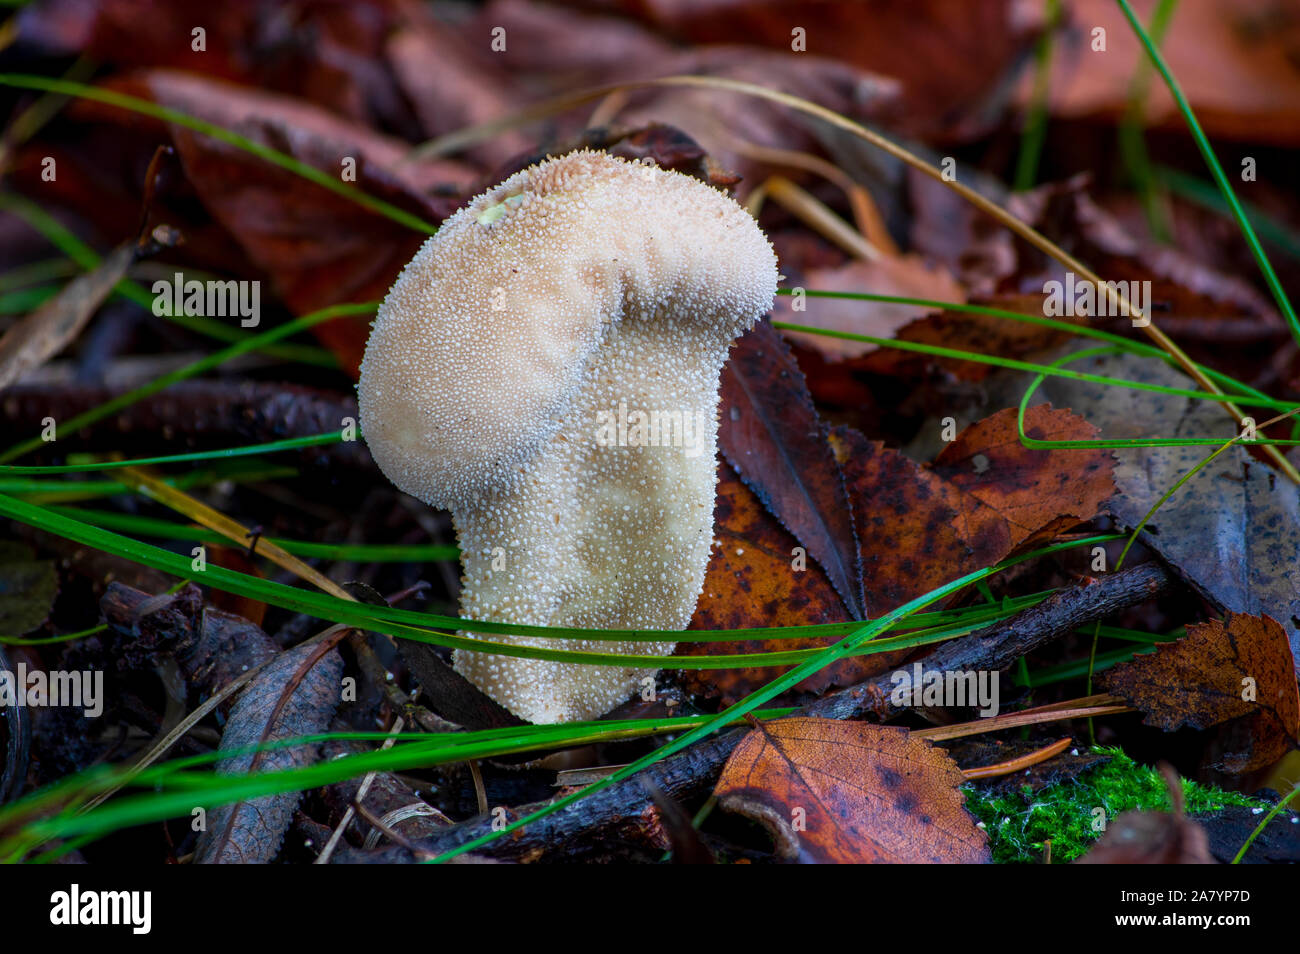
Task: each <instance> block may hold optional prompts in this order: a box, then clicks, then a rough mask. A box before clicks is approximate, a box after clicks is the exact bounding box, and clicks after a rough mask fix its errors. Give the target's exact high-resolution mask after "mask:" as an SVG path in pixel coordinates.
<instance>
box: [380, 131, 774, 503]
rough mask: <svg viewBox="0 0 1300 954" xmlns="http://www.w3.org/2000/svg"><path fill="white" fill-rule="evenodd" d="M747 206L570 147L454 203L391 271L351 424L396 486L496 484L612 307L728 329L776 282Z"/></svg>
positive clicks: (527, 455)
mask: <svg viewBox="0 0 1300 954" xmlns="http://www.w3.org/2000/svg"><path fill="white" fill-rule="evenodd" d="M775 263H776V260H775V256H774V255H773V253H772V248H771V245H770V244H769V243H768V242H767V240H766V238H765V237H764V236H763V234H762V232H761V231H759V230H758V229H757V228H756V227H755V224H754V221H753V219H752V218H751V217H750V216H749V215H748V213H746V212H745V211H744V210H743V209H742V208H740V207H739V206H738V205H736V204H735V203H734V202H733V201H731V200H730V199H729V198H728V197H727V196H725V195H723V194H722V193H721V192H718V191H717V190H716V189H713V188H711V187H709V186H707V185H705V184H704V183H702V182H700V181H698V180H696V179H692V178H690V177H688V176H684V175H680V174H678V173H675V172H667V171H664V170H660V169H657V168H655V167H653V166H645V165H641V164H637V163H629V162H625V161H623V160H621V159H616V158H614V157H612V156H610V155H608V154H607V153H603V152H592V151H582V152H575V153H571V154H569V155H566V156H563V157H561V158H558V159H548V160H546V161H545V162H541V163H538V164H537V165H535V166H531V167H529V168H527V169H524V170H522V171H521V172H518V173H516V174H515V175H513V176H511V177H510V178H509V179H507V180H505V181H504V182H502V183H501V184H500V185H498V186H496V187H495V188H493V189H490V190H488V191H487V192H485V193H483V194H482V195H480V196H478V197H477V198H475V199H474V200H473V201H472V202H470V204H469V205H468V206H466V207H465V208H463V209H461V210H460V211H458V212H456V213H455V214H454V215H452V216H451V217H449V218H448V219H447V220H446V221H445V222H444V223H443V225H442V227H441V228H440V229H439V231H438V234H437V235H435V236H433V237H432V238H430V239H429V240H428V241H427V242H426V243H425V244H424V245H423V246H422V247H421V248H420V250H419V252H418V253H417V254H416V256H415V258H414V259H412V260H411V262H410V264H408V265H407V266H406V268H405V269H403V271H402V274H401V275H400V276H399V277H398V279H397V282H396V283H395V284H394V285H393V288H392V290H391V291H390V292H389V293H388V297H387V298H386V299H385V300H384V303H383V305H382V306H381V307H380V309H379V313H378V315H377V317H376V319H375V322H374V325H373V327H372V330H371V334H370V340H369V342H368V343H367V345H366V353H365V357H364V359H363V361H362V363H361V379H360V386H359V389H358V395H359V402H360V414H361V428H362V431H363V432H364V434H365V438H366V442H367V443H368V444H369V446H370V449H371V452H372V453H373V454H374V456H375V460H376V461H377V462H378V464H379V466H380V469H381V470H383V472H384V473H385V474H386V475H387V476H388V478H389V479H390V480H392V481H393V483H394V484H396V485H397V486H398V487H400V488H401V489H403V490H405V491H406V492H407V493H410V494H412V495H413V496H415V497H418V498H420V499H421V500H424V501H425V502H426V503H429V504H431V505H433V506H437V507H446V508H454V507H455V506H456V504H457V503H459V502H467V501H470V500H473V499H476V498H477V497H479V496H480V495H481V494H482V493H483V492H484V491H490V490H499V489H502V488H504V487H508V486H510V485H511V483H512V482H513V481H514V480H516V479H517V477H518V474H519V472H520V470H521V468H522V467H523V465H524V464H526V463H527V462H528V461H529V460H530V459H531V458H532V456H533V455H534V454H536V453H537V451H538V449H539V448H540V447H542V446H543V445H544V444H546V443H547V442H548V441H549V440H550V439H551V438H552V436H553V435H554V434H555V432H556V430H557V429H558V427H559V421H560V419H561V418H562V417H563V415H564V411H565V408H566V406H567V405H568V403H569V401H570V399H571V398H572V396H573V393H574V391H575V389H576V388H577V387H578V385H579V382H580V381H581V379H582V375H583V372H584V370H585V368H586V366H587V364H588V362H589V360H590V359H591V356H592V354H593V351H594V350H595V349H597V348H598V347H599V344H600V341H601V339H602V337H603V336H604V335H605V334H606V331H607V329H608V327H609V325H610V323H611V322H617V321H620V320H624V319H626V320H652V319H656V318H658V319H660V320H663V322H664V333H665V334H675V335H679V336H680V338H681V343H682V347H683V348H684V349H690V348H693V347H696V344H695V341H694V337H695V336H700V335H705V336H709V339H710V342H712V341H716V340H722V339H725V340H727V341H730V340H731V339H733V338H734V337H735V336H736V335H737V334H739V333H740V332H741V331H742V330H743V329H744V328H746V327H748V326H749V324H752V322H753V321H754V320H755V318H756V317H757V316H759V315H762V314H763V313H764V312H765V311H766V310H767V309H768V308H769V307H770V305H771V301H772V297H773V295H775V293H776V264H775Z"/></svg>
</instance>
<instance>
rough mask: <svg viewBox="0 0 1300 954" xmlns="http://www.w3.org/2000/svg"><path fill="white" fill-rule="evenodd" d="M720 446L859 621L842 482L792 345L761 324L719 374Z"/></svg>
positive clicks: (854, 556)
mask: <svg viewBox="0 0 1300 954" xmlns="http://www.w3.org/2000/svg"><path fill="white" fill-rule="evenodd" d="M718 444H719V446H720V447H721V449H722V452H723V454H724V455H725V456H726V458H727V460H728V461H729V462H730V463H731V466H732V467H734V468H735V469H736V473H737V474H739V475H740V479H741V480H743V481H744V482H745V484H746V485H747V486H748V487H749V488H750V489H751V490H753V491H754V493H756V494H757V495H758V499H759V500H761V501H762V502H763V505H764V506H765V507H767V509H768V510H770V511H771V512H772V513H773V514H774V515H775V516H776V518H777V519H778V520H779V521H780V522H781V525H782V526H783V527H785V528H786V529H787V530H789V531H790V532H791V533H792V534H794V536H795V537H796V538H797V539H798V541H799V543H800V545H802V546H803V547H805V548H806V549H807V551H808V553H809V555H810V556H812V558H813V559H814V560H816V561H817V562H818V563H819V564H821V567H822V569H823V570H825V571H826V575H827V576H828V577H829V578H830V580H831V583H832V584H834V586H835V589H836V591H837V592H838V593H839V594H840V596H841V597H843V599H844V602H845V605H846V606H847V607H848V610H849V613H850V614H851V615H852V616H853V618H854V619H861V618H862V616H863V615H864V613H863V594H862V564H861V560H860V558H859V556H858V545H857V538H856V536H855V535H854V532H853V513H852V508H851V507H850V505H849V499H848V496H847V494H846V493H845V491H844V475H843V474H842V473H840V466H839V464H838V463H837V462H836V460H835V455H834V454H833V453H832V452H831V449H830V447H829V446H828V445H827V443H826V427H825V425H824V424H823V423H822V421H821V418H819V417H818V415H817V409H816V408H815V407H813V403H812V396H811V395H810V394H809V393H808V386H807V385H806V384H805V383H804V378H803V374H802V373H801V372H800V371H799V366H798V364H797V363H796V362H795V360H794V357H793V355H791V353H790V347H789V345H787V344H786V343H785V341H784V340H782V338H781V336H780V335H779V334H778V333H777V332H776V330H775V329H774V328H773V327H772V326H771V324H770V323H768V322H766V321H764V322H761V323H759V324H758V325H757V326H755V327H754V329H753V330H751V331H750V332H749V333H748V334H746V335H745V336H744V337H742V338H741V339H740V341H738V342H737V343H736V345H735V346H734V347H733V348H732V351H731V358H730V360H729V361H728V362H727V365H726V367H725V368H724V369H723V372H722V423H721V426H720V428H719V431H718Z"/></svg>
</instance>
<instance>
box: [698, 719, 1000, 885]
mask: <svg viewBox="0 0 1300 954" xmlns="http://www.w3.org/2000/svg"><path fill="white" fill-rule="evenodd" d="M961 784H962V772H961V769H959V768H958V767H957V765H956V763H954V762H953V761H952V759H950V758H949V757H948V755H947V753H945V752H944V751H943V750H942V749H939V748H935V747H934V746H933V745H931V744H930V743H928V742H925V741H924V740H922V739H917V738H914V737H912V735H911V734H910V733H909V732H908V731H907V730H906V729H901V728H895V727H892V726H879V725H870V724H868V723H865V722H841V721H838V720H835V719H781V720H779V721H776V722H770V723H767V724H766V725H764V726H762V727H761V728H760V729H756V730H755V731H753V732H751V733H750V734H749V735H748V736H746V737H745V739H744V740H743V741H742V742H741V743H740V746H739V747H738V748H737V749H736V751H735V752H733V753H732V754H731V758H729V759H728V760H727V764H726V766H725V767H724V768H723V770H722V777H721V778H720V779H719V780H718V784H717V787H716V788H715V789H714V795H715V796H716V797H717V798H718V800H719V801H720V802H721V803H722V805H723V806H724V807H725V808H727V809H728V810H730V811H735V812H739V813H740V814H743V815H747V816H749V817H750V818H753V819H755V820H757V821H759V822H761V823H762V824H763V825H764V826H765V827H766V828H767V829H768V830H769V831H770V832H771V833H772V836H773V837H774V838H775V840H776V845H777V851H778V853H779V854H780V855H781V856H782V857H783V858H785V859H787V860H790V861H800V862H814V863H838V864H846V863H847V864H863V863H865V864H879V863H899V864H918V863H944V862H947V863H983V862H987V861H988V860H989V853H988V844H987V840H986V839H985V837H984V833H983V832H982V831H981V830H980V829H979V828H977V827H976V826H975V822H974V821H973V820H972V819H971V817H970V815H968V814H967V813H966V809H965V807H964V801H963V797H962V794H961V791H960V790H959V788H958V786H960V785H961Z"/></svg>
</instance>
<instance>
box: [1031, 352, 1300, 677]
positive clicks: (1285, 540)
mask: <svg viewBox="0 0 1300 954" xmlns="http://www.w3.org/2000/svg"><path fill="white" fill-rule="evenodd" d="M1069 367H1070V369H1071V370H1074V371H1086V372H1090V373H1093V374H1101V375H1105V376H1107V377H1114V378H1120V379H1127V380H1131V381H1139V382H1143V383H1150V384H1158V385H1163V386H1167V387H1175V388H1195V384H1194V382H1192V381H1191V380H1190V379H1188V378H1186V377H1184V376H1182V375H1181V374H1179V373H1178V372H1176V371H1174V370H1172V369H1171V368H1169V367H1168V365H1166V364H1165V363H1164V362H1162V361H1157V360H1153V359H1144V358H1140V357H1135V356H1132V355H1118V356H1098V357H1092V358H1085V359H1082V360H1079V361H1075V362H1073V363H1071V364H1070V365H1069ZM1040 393H1041V394H1042V395H1043V396H1044V397H1045V398H1047V399H1049V400H1051V401H1052V403H1054V404H1059V403H1068V404H1070V405H1071V406H1072V407H1074V409H1075V410H1076V411H1077V412H1078V413H1079V414H1081V415H1083V417H1085V418H1086V419H1087V420H1088V421H1090V422H1091V423H1092V424H1094V425H1095V426H1096V427H1097V428H1098V430H1099V431H1100V434H1101V436H1102V437H1103V438H1105V439H1107V440H1112V439H1131V438H1143V437H1153V438H1154V437H1162V438H1217V439H1221V440H1223V441H1224V442H1225V443H1226V442H1227V441H1229V440H1231V439H1232V438H1233V437H1234V436H1236V435H1237V433H1238V431H1239V425H1238V424H1237V423H1236V422H1234V421H1233V420H1232V418H1231V417H1229V415H1228V413H1227V412H1226V411H1224V410H1223V409H1222V408H1221V407H1220V406H1219V405H1218V404H1216V403H1215V402H1213V401H1202V400H1193V399H1191V398H1182V397H1177V396H1174V395H1168V394H1159V393H1155V392H1151V391H1140V390H1136V389H1132V388H1120V387H1110V386H1105V385H1098V384H1091V383H1089V382H1086V381H1069V380H1066V379H1064V378H1054V379H1051V380H1049V381H1048V382H1047V383H1046V384H1045V386H1044V387H1043V388H1042V389H1041V390H1040ZM1260 413H1261V414H1262V413H1271V412H1260ZM1216 449H1217V448H1215V447H1212V446H1205V445H1202V446H1186V447H1138V448H1122V449H1119V450H1118V451H1116V458H1117V461H1118V463H1117V464H1116V467H1115V484H1116V486H1117V488H1118V491H1119V492H1118V493H1117V494H1116V495H1115V498H1114V499H1113V500H1112V501H1111V504H1110V507H1111V510H1112V511H1113V512H1114V514H1115V515H1116V517H1118V518H1119V519H1120V521H1121V522H1122V523H1123V524H1125V525H1126V526H1128V527H1136V526H1137V525H1138V524H1139V523H1140V522H1141V521H1142V520H1143V518H1144V517H1145V516H1146V515H1147V513H1148V511H1149V510H1150V509H1151V507H1152V506H1154V505H1155V504H1156V502H1157V501H1158V500H1160V498H1161V497H1162V496H1163V495H1164V494H1165V492H1166V491H1168V490H1169V489H1170V488H1172V487H1173V486H1174V484H1175V483H1176V482H1177V481H1178V480H1179V479H1180V478H1182V477H1183V476H1184V475H1185V474H1187V473H1188V472H1189V471H1191V470H1192V468H1194V467H1195V466H1196V465H1197V464H1199V463H1201V462H1202V461H1203V460H1205V458H1207V457H1208V456H1209V455H1210V454H1211V453H1213V452H1214V451H1215V450H1216ZM1298 528H1300V488H1298V487H1296V485H1295V484H1293V483H1291V482H1290V481H1289V480H1287V479H1286V478H1285V477H1283V476H1280V475H1279V474H1277V473H1276V472H1275V471H1273V470H1272V469H1271V468H1269V467H1268V466H1267V465H1266V464H1264V463H1262V462H1261V461H1259V460H1258V459H1256V458H1255V457H1253V456H1251V454H1250V452H1249V451H1248V450H1247V449H1246V448H1244V447H1240V446H1237V447H1232V448H1229V449H1228V450H1226V451H1224V452H1223V453H1222V454H1220V455H1219V456H1218V457H1216V458H1215V459H1214V461H1212V462H1211V463H1210V464H1209V465H1207V466H1206V467H1204V468H1203V469H1201V470H1199V471H1198V472H1197V473H1196V474H1195V476H1193V477H1191V478H1190V479H1189V480H1188V481H1187V482H1186V483H1185V484H1183V485H1182V486H1181V487H1179V488H1178V490H1177V491H1176V492H1175V493H1174V494H1173V496H1172V497H1170V498H1169V499H1168V500H1167V501H1165V502H1164V504H1162V505H1161V507H1160V509H1159V510H1157V511H1156V513H1155V516H1154V517H1152V519H1151V521H1150V523H1148V524H1147V526H1146V532H1145V533H1144V534H1143V537H1142V542H1143V543H1145V544H1146V545H1147V546H1148V547H1149V548H1151V549H1153V550H1154V551H1155V552H1157V553H1159V554H1160V556H1161V557H1163V558H1164V560H1165V561H1166V562H1167V563H1168V564H1169V565H1170V566H1171V567H1173V568H1174V569H1175V570H1176V571H1177V572H1178V573H1179V574H1180V575H1181V576H1182V577H1183V578H1184V579H1186V580H1187V581H1188V582H1189V583H1191V584H1192V585H1193V586H1194V587H1195V588H1196V589H1198V590H1199V591H1200V592H1201V593H1203V594H1205V595H1206V596H1207V597H1208V598H1209V599H1210V600H1211V601H1213V602H1214V603H1215V604H1217V605H1218V606H1221V607H1222V608H1224V609H1226V610H1230V611H1232V612H1234V613H1246V614H1249V615H1252V616H1265V615H1266V616H1269V617H1272V618H1273V619H1275V620H1277V621H1278V622H1279V623H1280V624H1281V625H1282V626H1283V628H1284V629H1285V630H1286V632H1287V636H1288V639H1289V640H1290V643H1291V652H1292V655H1293V657H1294V656H1296V655H1300V549H1297V547H1296V542H1295V541H1296V532H1297V529H1298Z"/></svg>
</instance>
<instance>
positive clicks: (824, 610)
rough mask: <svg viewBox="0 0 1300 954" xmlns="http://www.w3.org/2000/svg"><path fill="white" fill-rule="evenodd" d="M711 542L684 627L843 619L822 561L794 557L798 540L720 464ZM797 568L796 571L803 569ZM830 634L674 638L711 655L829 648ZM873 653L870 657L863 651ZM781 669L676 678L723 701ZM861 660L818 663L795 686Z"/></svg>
mask: <svg viewBox="0 0 1300 954" xmlns="http://www.w3.org/2000/svg"><path fill="white" fill-rule="evenodd" d="M714 541H715V544H714V548H713V553H712V555H711V557H710V560H709V568H708V573H707V575H706V576H705V578H704V591H703V592H702V593H701V594H700V599H699V602H698V603H697V604H696V607H695V616H694V617H693V618H692V619H691V624H690V627H689V628H690V629H747V628H750V627H756V626H802V625H805V624H812V623H840V622H845V621H847V620H848V619H849V615H848V612H847V611H846V610H845V608H844V602H843V601H842V600H841V599H840V598H839V595H838V594H837V593H836V592H835V590H834V588H833V587H832V586H831V585H830V581H829V580H828V579H827V578H826V574H825V573H824V572H822V569H821V567H819V566H818V565H817V564H816V563H814V562H812V561H810V560H808V559H807V558H806V557H805V558H804V559H802V560H800V559H799V558H798V555H797V554H796V552H795V550H796V547H798V546H799V543H798V541H797V540H796V539H795V538H794V537H793V536H791V535H790V534H789V532H787V531H786V530H784V529H783V528H782V527H781V525H780V524H779V523H777V521H776V519H775V518H774V517H773V516H772V515H771V514H770V513H769V512H768V511H767V510H766V509H765V508H764V507H763V505H762V503H760V502H759V500H758V498H757V497H756V496H755V495H754V492H753V491H751V490H750V489H749V488H748V487H746V486H745V485H744V484H743V483H741V482H740V480H739V479H738V478H737V477H736V476H735V474H734V473H733V472H732V471H731V468H730V467H726V466H723V467H720V468H719V473H718V493H717V502H716V505H715V508H714ZM801 567H802V569H801ZM834 642H836V638H825V639H802V640H795V639H782V640H768V641H757V640H745V641H737V642H724V643H680V644H679V645H678V647H677V652H678V653H681V654H683V655H687V656H696V655H707V654H711V653H749V652H777V651H780V650H790V649H810V648H817V647H822V646H829V645H831V644H832V643H834ZM864 658H871V657H864ZM782 672H784V667H767V668H762V669H691V670H684V671H683V673H682V684H683V685H684V686H685V687H686V688H687V689H688V690H689V691H691V692H694V693H699V694H702V695H708V696H720V697H721V698H722V700H723V702H724V703H725V704H728V705H729V704H730V703H732V702H735V701H736V700H738V699H741V698H743V697H744V696H746V695H748V694H749V693H751V692H753V691H754V690H756V689H758V688H760V687H762V686H764V685H766V684H767V683H769V682H771V681H772V680H773V679H775V678H776V677H777V676H779V675H780V674H781V673H782ZM860 673H862V669H861V666H860V660H855V659H844V660H840V661H839V662H838V663H836V664H835V665H834V666H829V667H827V668H826V669H823V670H822V671H821V672H820V673H818V674H817V675H815V676H813V677H812V678H811V679H809V680H807V681H805V682H804V683H801V684H800V688H803V689H812V690H821V689H824V688H826V687H827V686H829V685H835V684H840V683H841V682H844V681H848V682H852V681H856V680H857V679H858V678H863V675H860Z"/></svg>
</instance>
